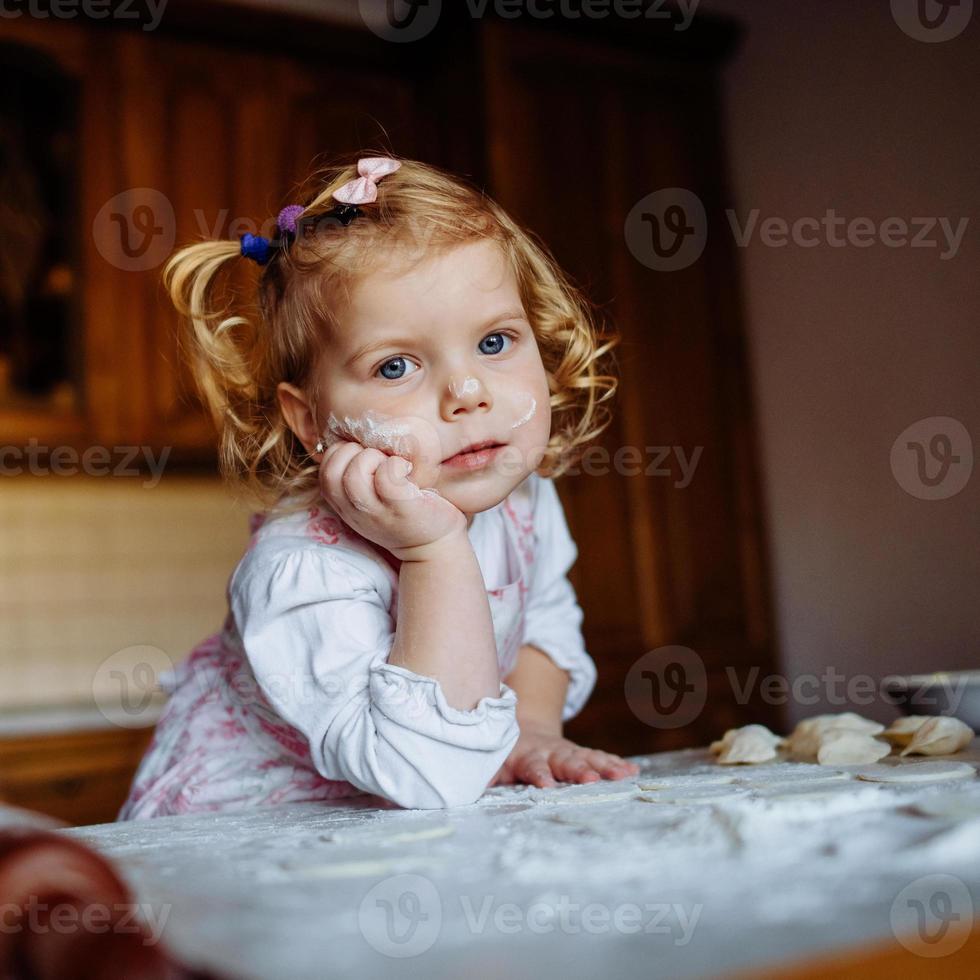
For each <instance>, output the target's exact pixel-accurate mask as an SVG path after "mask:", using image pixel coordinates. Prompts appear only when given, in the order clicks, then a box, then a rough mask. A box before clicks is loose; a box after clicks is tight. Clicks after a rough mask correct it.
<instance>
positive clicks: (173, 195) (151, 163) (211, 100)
mask: <svg viewBox="0 0 980 980" xmlns="http://www.w3.org/2000/svg"><path fill="white" fill-rule="evenodd" d="M117 50H118V60H119V67H120V72H121V74H122V76H123V77H124V78H127V79H130V80H132V82H133V84H129V85H126V86H125V87H124V89H123V91H122V92H121V94H120V99H121V104H122V113H121V119H120V132H121V134H123V137H124V139H123V153H124V170H125V181H124V182H125V183H126V185H127V186H131V187H143V188H151V189H153V190H155V191H157V192H159V194H157V195H152V196H153V197H155V198H156V199H157V200H159V202H160V204H161V206H162V207H163V209H164V211H165V212H166V213H165V214H163V215H161V217H160V218H159V219H158V220H157V225H158V227H160V228H161V229H163V231H162V234H164V235H166V237H167V241H168V244H171V245H172V247H173V246H180V245H183V244H186V243H188V242H191V241H194V240H198V239H203V238H212V237H218V238H231V239H236V240H237V238H238V236H239V235H241V234H242V233H243V232H245V231H250V232H252V233H259V234H265V235H271V234H274V219H275V216H276V214H277V213H278V211H279V208H280V207H282V206H283V205H284V204H286V203H288V202H289V201H290V200H292V199H293V198H292V196H291V191H292V190H294V189H295V188H296V187H297V185H298V184H299V183H300V182H301V181H302V180H303V178H305V177H306V176H307V175H308V174H309V173H310V170H311V167H313V166H314V165H315V164H316V165H319V164H320V163H323V162H325V161H326V160H328V159H329V160H336V159H337V158H338V157H339V158H341V159H343V158H344V157H347V158H352V157H353V154H354V153H355V152H356V151H357V150H358V149H361V148H368V149H371V148H380V147H382V146H383V145H385V144H390V145H391V146H392V147H393V148H394V149H395V151H396V152H398V153H399V154H401V155H412V154H415V153H421V152H423V148H422V146H421V141H422V140H423V139H424V138H425V137H426V133H427V132H428V128H427V127H429V125H430V121H429V120H428V116H427V114H425V113H422V112H420V109H419V101H418V92H417V91H416V89H415V88H414V87H413V86H412V85H411V84H409V83H408V80H407V79H405V78H404V77H402V78H400V77H399V76H398V75H397V74H395V73H391V72H389V73H386V72H385V71H384V69H383V66H381V67H379V66H378V65H377V64H374V63H363V64H362V63H358V62H357V61H356V60H355V59H349V60H348V61H346V62H345V61H343V60H340V59H337V60H334V59H325V60H322V61H319V62H312V61H305V60H303V59H301V58H296V57H288V58H287V57H285V56H280V55H269V54H260V53H258V52H256V51H255V50H251V49H246V50H236V49H234V48H229V49H227V50H223V49H220V48H216V47H215V46H213V45H211V44H203V43H199V42H193V41H188V40H184V39H175V38H155V39H152V40H147V39H146V38H145V37H142V36H139V35H136V34H128V35H125V36H120V37H119V38H118V40H117ZM150 78H152V79H153V80H154V83H153V84H152V85H147V84H139V83H138V82H139V81H140V80H145V79H150ZM139 200H140V195H139V194H138V193H137V194H136V195H135V196H134V202H136V203H137V205H138V202H139ZM172 247H171V250H172ZM168 254H169V253H168ZM165 257H166V256H165V255H162V256H161V259H160V262H159V263H158V264H155V265H154V266H153V267H152V268H150V269H148V270H146V271H145V272H142V271H141V272H134V273H131V274H129V275H128V276H127V277H126V278H125V282H124V283H122V284H121V288H122V289H123V290H124V292H125V294H126V296H127V303H126V306H127V309H128V310H129V311H130V312H131V315H132V323H131V329H132V331H133V340H132V343H133V345H134V347H135V348H137V349H136V350H135V351H134V354H135V359H134V373H135V376H136V377H137V378H139V379H140V383H139V384H138V385H137V386H136V390H135V391H134V405H133V411H132V417H131V424H130V431H131V432H132V433H133V436H132V438H133V439H135V440H138V441H139V442H140V443H141V444H142V443H144V442H145V443H148V444H150V445H153V446H154V447H155V448H156V449H157V451H158V453H159V451H160V450H162V449H163V448H165V447H169V451H170V453H171V459H172V460H174V461H177V462H193V461H195V460H201V461H203V462H209V461H211V460H212V459H213V457H214V446H215V432H214V428H213V425H212V422H211V420H210V418H209V417H207V416H206V414H205V412H204V410H203V408H202V406H201V404H200V402H199V399H198V398H197V395H196V392H195V389H194V385H193V379H192V378H191V376H190V373H189V371H188V368H187V365H186V362H185V360H184V359H183V358H182V357H181V356H180V351H179V350H178V330H177V317H176V313H175V312H174V310H173V307H172V305H171V303H170V301H169V298H168V297H167V296H166V294H165V292H164V290H163V288H162V285H161V281H160V272H161V269H162V265H163V262H164V260H165ZM257 275H258V270H257V269H256V268H255V267H254V266H253V265H252V264H251V263H248V262H245V261H243V262H242V263H241V264H240V265H238V266H236V267H235V268H233V269H231V270H229V274H228V277H227V278H228V281H229V282H230V284H231V287H232V288H233V289H235V290H237V291H238V295H239V298H243V297H245V298H247V296H248V295H250V292H251V290H252V289H253V288H254V284H255V280H256V278H257Z"/></svg>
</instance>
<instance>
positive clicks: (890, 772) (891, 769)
mask: <svg viewBox="0 0 980 980" xmlns="http://www.w3.org/2000/svg"><path fill="white" fill-rule="evenodd" d="M854 775H855V776H857V778H858V779H865V780H867V781H868V782H872V783H928V782H934V781H936V782H938V781H940V780H943V779H973V778H975V777H976V775H977V770H976V769H975V768H974V767H973V766H971V765H970V764H969V763H968V762H908V763H900V764H898V765H877V766H867V767H866V768H864V769H860V770H858V771H857V772H856V773H855V774H854Z"/></svg>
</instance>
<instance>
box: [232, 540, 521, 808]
mask: <svg viewBox="0 0 980 980" xmlns="http://www.w3.org/2000/svg"><path fill="white" fill-rule="evenodd" d="M253 557H254V556H253V555H247V556H246V557H245V559H243V561H242V562H241V563H240V564H239V566H238V568H237V569H236V571H235V573H234V575H233V576H232V579H231V582H230V584H229V601H230V604H231V610H232V613H233V616H234V619H235V622H236V624H237V627H238V631H239V635H240V636H241V640H242V645H243V647H244V649H245V652H246V654H247V656H248V659H249V663H250V664H251V667H252V670H253V671H254V673H255V676H256V680H257V681H258V683H259V685H260V687H261V688H262V691H263V692H264V694H265V695H266V697H267V698H268V699H269V701H270V703H271V704H272V705H273V707H274V708H275V709H276V711H277V712H278V713H279V714H280V715H281V716H282V717H283V718H284V719H285V720H286V721H287V722H288V723H289V724H291V725H292V726H293V727H294V728H296V729H298V730H299V731H300V732H302V734H303V735H304V736H305V737H306V738H307V740H308V741H309V744H310V751H311V754H312V759H313V764H314V765H315V767H316V769H317V771H318V772H319V773H320V774H321V775H322V776H324V777H325V778H327V779H343V780H347V781H348V782H350V783H352V784H354V785H355V786H357V787H358V788H360V789H363V790H364V791H366V792H370V793H375V794H378V795H380V796H383V797H385V798H386V799H389V800H392V801H393V802H395V803H397V804H399V805H400V806H403V807H418V808H424V809H432V808H441V807H448V806H458V805H461V804H467V803H472V802H474V801H475V800H477V799H478V798H479V797H480V795H481V794H482V793H483V792H484V790H485V789H486V787H487V784H488V783H489V781H490V780H491V779H492V778H493V776H494V775H495V774H496V772H497V770H498V769H499V768H500V766H501V765H503V763H504V761H505V760H506V758H507V756H508V755H509V754H510V751H511V749H512V748H513V747H514V745H515V743H516V742H517V739H518V735H519V730H518V726H517V720H516V704H517V696H516V694H515V692H514V691H513V689H512V688H510V687H508V686H507V685H506V684H503V683H502V684H501V688H500V695H499V696H498V697H490V696H487V697H484V698H482V699H481V700H480V701H479V703H478V704H477V705H476V707H474V708H472V709H469V710H462V709H458V708H454V707H452V706H451V705H450V704H448V703H447V701H446V698H445V695H444V694H443V691H442V688H441V686H440V684H439V682H438V681H437V680H436V679H435V678H432V677H425V676H423V675H420V674H416V673H414V672H412V671H410V670H408V669H406V668H404V667H400V666H396V665H393V664H389V663H387V662H386V661H387V657H388V654H389V652H390V650H391V645H392V643H393V641H394V622H393V620H392V617H391V614H390V612H389V609H390V607H391V600H392V594H391V593H392V587H391V584H390V582H388V581H387V580H386V579H385V577H384V575H383V574H381V572H380V570H377V569H376V566H375V565H374V563H373V562H372V561H371V560H370V559H368V558H365V557H364V556H362V555H360V554H358V553H356V552H353V551H346V550H344V549H340V548H322V547H317V546H309V545H307V546H305V547H301V548H295V547H294V548H292V549H284V550H282V551H279V552H277V553H274V554H273V555H271V556H270V555H268V554H266V555H263V556H262V557H260V558H255V559H254V560H250V559H252V558H253Z"/></svg>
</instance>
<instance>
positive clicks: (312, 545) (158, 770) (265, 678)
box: [118, 474, 596, 820]
mask: <svg viewBox="0 0 980 980" xmlns="http://www.w3.org/2000/svg"><path fill="white" fill-rule="evenodd" d="M251 530H252V537H251V540H250V541H249V545H248V549H247V551H246V553H245V555H244V556H243V558H242V559H241V561H240V562H239V563H238V565H237V566H236V568H235V570H234V572H233V573H232V575H231V578H230V580H229V583H228V589H227V598H228V608H229V612H228V615H227V617H226V619H225V623H224V626H223V627H222V629H221V630H220V631H219V632H217V633H215V634H214V635H213V636H210V637H208V638H207V639H206V640H204V641H203V642H202V643H200V644H199V645H198V646H197V647H195V648H194V650H193V651H192V652H191V653H190V655H189V656H188V657H187V659H186V660H184V661H183V662H182V663H181V664H180V665H179V666H178V667H177V668H176V670H174V671H173V672H171V673H170V674H169V675H166V676H164V677H163V678H161V680H162V682H163V683H164V685H165V686H166V687H167V689H168V690H169V691H170V699H169V701H168V702H167V705H166V707H165V708H164V712H163V715H162V717H161V719H160V721H159V723H158V725H157V728H156V731H155V733H154V737H153V741H152V742H151V744H150V746H149V748H148V749H147V752H146V754H145V756H144V757H143V759H142V761H141V763H140V766H139V769H138V770H137V773H136V776H135V778H134V781H133V785H132V787H131V789H130V793H129V798H128V799H127V800H126V802H125V804H124V805H123V807H122V810H121V811H120V814H119V817H118V819H119V820H135V819H144V818H147V817H157V816H165V815H168V814H179V813H203V812H218V811H230V810H241V809H247V808H250V807H253V806H261V805H267V804H274V803H284V802H300V801H314V800H330V799H337V798H340V797H345V796H352V795H355V794H360V793H369V794H374V795H375V796H378V797H382V798H383V799H384V800H387V801H391V802H393V803H395V804H397V805H399V806H405V807H421V808H437V807H445V806H454V805H459V804H463V803H470V802H473V801H474V800H476V799H477V798H478V797H479V796H480V795H481V794H482V792H483V791H484V790H485V789H486V786H487V785H488V783H489V782H490V780H491V779H492V778H493V776H494V775H495V774H496V772H497V770H498V769H499V768H500V766H501V765H502V764H503V763H504V761H505V760H506V758H507V756H508V755H509V754H510V751H511V750H512V749H513V747H514V744H515V743H516V741H517V738H518V735H519V729H518V726H517V720H516V704H517V697H516V693H515V692H514V690H513V689H512V688H511V687H509V686H508V685H507V684H506V683H505V682H504V681H501V684H500V694H499V695H498V696H496V697H491V696H487V697H484V698H482V699H481V700H480V702H479V703H478V704H477V705H476V706H475V707H474V708H472V709H469V710H461V709H458V708H454V707H452V706H451V705H449V704H448V703H447V702H446V699H445V696H444V694H443V691H442V688H441V686H440V684H439V682H438V681H437V680H436V679H435V678H432V677H426V676H423V675H421V674H416V673H414V672H412V671H410V670H407V669H406V668H404V667H401V666H397V665H394V664H389V663H388V662H387V658H388V654H389V652H390V649H391V644H392V642H393V640H394V635H395V627H396V623H397V616H398V573H397V571H396V568H395V566H394V565H393V564H392V563H391V560H390V558H389V556H387V555H386V554H385V553H384V552H382V551H381V550H380V549H379V548H377V547H376V546H375V545H373V544H372V543H371V542H369V541H367V540H365V539H364V538H362V537H361V536H360V535H358V534H356V533H355V532H354V531H353V530H352V529H351V528H349V527H348V526H347V525H346V524H344V523H343V522H342V521H341V520H340V519H339V518H338V517H337V516H335V515H334V514H333V513H332V512H331V511H330V510H328V509H327V508H326V507H325V506H324V505H322V504H321V505H320V506H314V507H311V508H310V509H309V510H308V511H303V512H300V513H296V514H292V515H286V516H273V517H271V518H269V519H266V518H265V515H260V514H255V515H253V516H252V519H251ZM468 533H469V537H470V541H471V543H472V545H473V549H474V552H475V554H476V557H477V560H478V562H479V564H480V569H481V572H482V573H483V578H484V582H485V584H486V586H487V598H488V600H489V602H490V611H491V615H492V618H493V627H494V636H495V640H496V645H497V657H498V663H499V667H500V676H501V678H504V677H506V676H507V675H508V674H509V673H510V672H511V671H512V670H513V668H514V666H515V664H516V660H517V653H518V650H519V649H520V647H521V645H522V644H533V645H534V646H535V647H537V648H539V649H540V650H542V651H544V652H545V653H546V654H547V655H548V656H549V657H551V658H552V660H553V661H554V662H555V663H556V664H557V665H558V666H560V667H562V668H563V669H565V670H566V671H568V673H569V677H570V683H569V687H568V693H567V695H566V699H565V705H564V709H563V712H562V718H563V720H567V719H569V718H571V717H573V716H574V715H576V714H578V712H579V711H580V710H581V709H582V707H583V705H584V704H585V702H586V700H587V699H588V697H589V695H590V693H591V692H592V689H593V687H594V685H595V678H596V670H595V664H594V663H593V661H592V659H591V657H589V655H588V654H587V653H586V651H585V647H584V644H583V640H582V632H581V622H582V611H581V608H580V607H579V605H578V602H577V600H576V597H575V592H574V589H573V588H572V585H571V583H570V582H569V580H568V570H569V569H570V568H571V566H572V564H573V563H574V561H575V558H576V556H577V549H576V546H575V543H574V541H573V540H572V538H571V535H570V534H569V532H568V526H567V524H566V521H565V516H564V513H563V511H562V506H561V502H560V501H559V499H558V494H557V493H556V491H555V487H554V484H553V482H552V481H551V480H550V479H544V478H542V477H539V476H538V475H536V474H532V475H531V476H530V477H528V479H527V480H525V481H524V482H523V483H522V484H521V485H520V486H519V487H518V488H517V489H516V490H514V491H513V492H512V493H511V494H510V496H508V497H507V499H506V500H504V501H502V502H501V503H500V504H498V505H497V506H496V507H493V508H491V509H490V510H488V511H484V512H483V513H480V514H477V515H475V516H474V518H473V522H472V524H471V525H470V528H469V532H468ZM446 601H447V602H451V601H452V596H447V597H446Z"/></svg>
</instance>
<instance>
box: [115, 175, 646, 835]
mask: <svg viewBox="0 0 980 980" xmlns="http://www.w3.org/2000/svg"><path fill="white" fill-rule="evenodd" d="M243 256H244V257H245V258H249V259H252V260H254V261H255V262H256V263H258V264H259V265H260V266H261V267H262V272H261V278H260V281H259V286H258V307H259V309H258V314H257V315H256V316H254V317H251V318H248V317H244V316H228V315H226V310H227V305H226V304H227V302H228V301H229V298H230V295H229V293H227V292H225V293H224V294H222V292H221V289H220V287H219V285H218V281H216V280H219V277H218V273H219V272H220V271H221V270H222V269H223V268H224V267H225V266H227V265H229V264H230V263H233V262H234V263H240V262H241V261H242V257H243ZM164 278H165V281H166V283H167V287H168V289H169V291H170V294H171V296H172V298H173V300H174V303H175V305H176V307H177V309H178V311H179V312H180V313H181V314H182V317H183V319H184V321H185V322H186V325H187V334H186V338H185V340H186V343H185V347H186V349H187V351H188V353H189V356H190V358H191V367H192V369H193V372H194V375H195V377H196V380H197V382H198V385H199V388H200V390H201V392H202V394H203V396H204V399H205V401H206V403H207V405H208V407H209V409H210V411H211V413H212V414H213V416H214V419H215V422H216V424H217V426H218V428H219V431H220V438H221V442H220V461H221V468H222V473H223V475H224V476H225V477H226V479H228V480H229V482H230V483H231V485H232V486H233V487H234V488H235V489H237V490H239V491H240V492H244V493H245V494H247V499H249V500H250V501H254V502H255V503H256V504H257V505H258V509H259V511H264V513H256V514H254V515H253V517H252V521H251V530H252V537H251V540H250V542H249V545H248V550H247V551H246V553H245V555H244V557H243V558H242V559H241V561H240V562H239V563H238V565H237V567H236V568H235V570H234V572H233V573H232V576H231V579H230V581H229V584H228V590H227V597H228V605H229V612H228V616H227V618H226V620H225V623H224V627H223V629H222V630H221V631H220V632H219V633H216V634H215V635H213V636H211V637H209V638H208V639H207V640H205V641H204V642H202V643H201V644H200V645H199V646H198V647H197V648H196V649H194V650H193V651H192V653H191V654H190V657H189V658H188V659H187V660H185V661H184V662H183V663H182V664H181V665H180V666H179V667H178V668H177V670H176V671H175V672H173V674H172V675H171V676H169V677H168V678H166V679H165V680H166V682H167V684H168V686H169V688H170V690H171V698H170V700H169V701H168V703H167V706H166V708H165V711H164V714H163V716H162V718H161V720H160V722H159V724H158V726H157V729H156V732H155V735H154V738H153V742H152V743H151V745H150V747H149V749H148V751H147V753H146V756H145V757H144V758H143V760H142V762H141V764H140V767H139V770H138V772H137V773H136V777H135V780H134V783H133V786H132V789H131V791H130V795H129V799H128V800H127V801H126V803H125V805H124V806H123V808H122V811H121V813H120V816H119V819H120V820H126V819H138V818H145V817H155V816H161V815H164V814H175V813H197V812H214V811H219V810H232V809H243V808H247V807H250V806H257V805H261V804H271V803H280V802H287V801H302V800H307V801H308V800H331V799H337V798H339V797H344V796H350V795H353V794H357V793H369V794H374V795H375V796H377V797H381V798H383V799H384V800H385V801H390V802H391V803H394V804H397V805H399V806H403V807H425V808H434V807H448V806H454V805H459V804H467V803H472V802H474V801H475V800H476V799H478V798H479V797H480V795H481V794H482V793H483V792H484V790H485V789H486V788H487V786H488V785H491V784H493V783H495V782H516V781H523V782H527V783H532V784H534V785H537V786H553V785H555V783H556V781H558V780H561V781H567V782H577V783H585V782H592V781H595V780H598V779H602V778H606V779H621V778H623V777H625V776H627V775H631V774H634V773H635V772H637V771H638V767H637V766H636V764H635V763H632V762H628V761H626V760H624V759H622V758H620V757H619V756H616V755H612V754H610V753H607V752H602V751H599V750H596V749H591V748H584V747H582V746H579V745H575V744H574V743H572V742H570V741H568V740H567V739H565V738H563V737H562V723H563V722H564V721H566V720H567V719H569V718H571V717H573V716H574V715H576V714H577V713H578V712H579V711H580V710H581V709H582V706H583V705H584V704H585V701H586V700H587V698H588V697H589V694H590V693H591V691H592V688H593V686H594V684H595V665H594V663H593V662H592V660H591V658H590V657H589V655H588V654H587V653H586V651H585V649H584V645H583V642H582V634H581V629H580V625H581V620H582V612H581V609H580V608H579V605H578V603H577V601H576V597H575V592H574V590H573V588H572V586H571V584H570V582H569V580H568V578H567V573H568V570H569V568H570V567H571V565H572V564H573V562H574V561H575V558H576V555H577V550H576V547H575V544H574V543H573V541H572V539H571V537H570V535H569V532H568V527H567V525H566V522H565V518H564V514H563V512H562V508H561V504H560V502H559V499H558V496H557V494H556V492H555V488H554V484H553V483H552V480H551V479H550V478H548V477H546V476H545V475H543V474H545V473H546V474H548V475H549V476H553V475H557V474H559V473H561V472H562V471H563V470H564V469H566V468H567V467H568V465H569V464H570V463H571V461H572V460H573V459H575V458H576V454H577V453H580V452H581V450H582V449H583V448H584V446H585V444H586V443H588V442H589V441H590V440H592V439H593V438H594V437H595V436H596V435H597V434H598V433H599V432H601V431H602V429H603V428H604V427H605V425H606V424H607V415H608V412H607V409H606V408H605V406H603V405H602V403H603V402H604V401H605V400H606V399H607V398H608V397H609V396H611V395H612V393H613V391H614V390H615V386H616V382H615V379H614V378H613V377H611V376H610V375H608V374H605V373H602V364H603V360H604V357H605V355H606V354H607V352H608V351H609V349H610V348H611V347H612V345H613V343H614V340H612V339H607V338H605V337H603V336H601V335H600V334H599V333H598V331H597V330H596V329H595V326H594V324H593V319H592V317H591V314H590V309H589V306H588V304H587V302H586V301H585V300H584V298H582V297H581V296H580V295H579V294H578V293H577V292H576V290H575V289H574V288H573V287H572V286H571V285H570V284H569V282H568V281H567V280H566V278H565V277H564V275H563V274H562V272H561V271H560V269H559V268H558V267H557V265H556V263H555V261H554V260H553V258H552V257H551V256H550V255H549V254H548V252H547V251H546V250H544V249H543V248H542V247H541V246H540V245H538V244H536V243H535V242H534V241H533V240H532V239H531V238H530V237H529V235H528V234H527V233H526V232H524V231H523V230H521V229H520V228H519V227H518V226H517V225H515V223H514V222H513V221H512V220H511V219H510V218H509V217H508V216H507V215H506V214H505V213H504V212H503V211H502V210H501V208H500V207H499V206H498V205H496V204H495V203H494V202H493V201H492V200H490V199H488V198H487V197H485V196H484V195H483V194H481V193H480V192H479V191H477V190H474V189H473V188H472V187H470V186H468V185H467V184H465V183H464V182H462V181H460V180H458V179H456V178H455V177H452V176H450V175H448V174H446V173H443V172H441V171H439V170H437V169H435V168H433V167H430V166H427V165H425V164H422V163H418V162H415V161H410V160H401V161H399V160H395V159H392V158H391V157H384V156H380V157H365V158H362V159H360V160H359V161H358V163H357V166H356V168H355V167H352V166H345V167H339V168H334V169H330V170H328V171H326V173H325V175H321V176H320V177H319V181H318V186H317V187H316V190H315V192H314V193H313V194H312V195H311V196H310V199H309V200H308V203H306V204H303V205H291V206H290V207H287V208H284V209H283V211H282V212H280V215H279V218H278V220H277V230H276V233H275V235H274V236H273V237H272V238H265V237H261V236H253V235H244V236H242V239H241V241H240V242H221V241H216V242H200V243H198V244H195V245H190V246H188V247H186V248H183V249H181V250H180V251H178V252H177V253H176V254H175V255H174V256H173V257H172V258H171V260H170V261H169V263H168V264H167V267H166V269H165V270H164Z"/></svg>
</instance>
